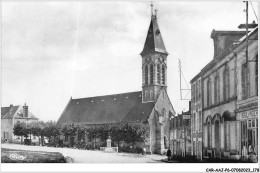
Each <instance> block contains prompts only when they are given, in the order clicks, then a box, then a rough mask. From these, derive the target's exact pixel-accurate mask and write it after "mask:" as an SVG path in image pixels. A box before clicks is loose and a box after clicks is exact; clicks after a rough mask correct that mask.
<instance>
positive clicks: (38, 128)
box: [30, 121, 45, 145]
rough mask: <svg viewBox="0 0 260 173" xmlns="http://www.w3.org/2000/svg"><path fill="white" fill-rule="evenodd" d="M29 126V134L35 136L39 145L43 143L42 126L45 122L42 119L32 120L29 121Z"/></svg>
mask: <svg viewBox="0 0 260 173" xmlns="http://www.w3.org/2000/svg"><path fill="white" fill-rule="evenodd" d="M30 127H31V134H33V135H34V136H37V137H38V139H39V145H40V144H42V145H43V138H44V130H43V129H44V127H45V123H44V122H43V121H33V122H31V123H30Z"/></svg>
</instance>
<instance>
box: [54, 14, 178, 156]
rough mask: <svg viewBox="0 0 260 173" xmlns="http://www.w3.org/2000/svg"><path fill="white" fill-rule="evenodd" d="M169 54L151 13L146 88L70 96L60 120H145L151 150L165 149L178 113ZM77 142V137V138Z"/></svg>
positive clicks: (144, 60)
mask: <svg viewBox="0 0 260 173" xmlns="http://www.w3.org/2000/svg"><path fill="white" fill-rule="evenodd" d="M167 56H168V52H167V51H166V49H165V46H164V42H163V39H162V32H161V31H160V29H159V26H158V22H157V16H156V14H153V13H152V15H151V22H150V25H149V28H148V33H147V37H146V40H145V44H144V48H143V50H142V52H141V57H142V61H141V62H140V63H142V73H141V74H142V84H140V85H142V90H141V91H137V92H128V93H120V94H112V95H107V96H97V97H87V98H77V99H72V98H71V99H70V100H69V102H68V104H67V106H66V107H65V109H64V111H63V112H62V114H61V116H60V118H59V119H58V123H59V124H62V123H66V122H81V123H84V124H86V125H99V126H100V125H105V124H111V123H117V122H119V121H121V122H133V121H142V122H143V123H144V124H146V125H147V126H149V133H150V135H149V139H148V142H147V143H145V144H144V147H146V151H147V152H151V153H160V154H162V153H164V152H165V150H166V149H167V148H168V147H169V134H170V132H169V124H170V117H171V116H173V115H175V111H174V108H173V106H172V104H171V101H170V99H169V96H168V94H167ZM75 141H76V142H77V138H75Z"/></svg>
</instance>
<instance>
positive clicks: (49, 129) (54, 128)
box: [43, 121, 60, 141]
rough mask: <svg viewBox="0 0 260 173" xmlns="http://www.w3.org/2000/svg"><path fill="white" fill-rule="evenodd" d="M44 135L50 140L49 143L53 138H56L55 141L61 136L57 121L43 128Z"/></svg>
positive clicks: (49, 122)
mask: <svg viewBox="0 0 260 173" xmlns="http://www.w3.org/2000/svg"><path fill="white" fill-rule="evenodd" d="M43 134H44V136H46V137H47V138H48V139H49V141H50V140H51V137H54V139H55V138H56V137H57V136H58V135H60V127H59V126H58V125H57V123H56V122H55V121H48V122H46V123H45V126H44V128H43Z"/></svg>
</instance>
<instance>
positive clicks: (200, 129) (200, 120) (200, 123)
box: [199, 111, 202, 131]
mask: <svg viewBox="0 0 260 173" xmlns="http://www.w3.org/2000/svg"><path fill="white" fill-rule="evenodd" d="M199 131H202V115H201V111H199Z"/></svg>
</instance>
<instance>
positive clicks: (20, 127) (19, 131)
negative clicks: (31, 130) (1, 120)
mask: <svg viewBox="0 0 260 173" xmlns="http://www.w3.org/2000/svg"><path fill="white" fill-rule="evenodd" d="M13 133H14V135H16V136H20V137H21V144H23V139H22V136H27V135H28V134H27V133H28V131H27V129H26V124H25V123H23V122H17V123H16V124H15V125H14V128H13Z"/></svg>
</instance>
